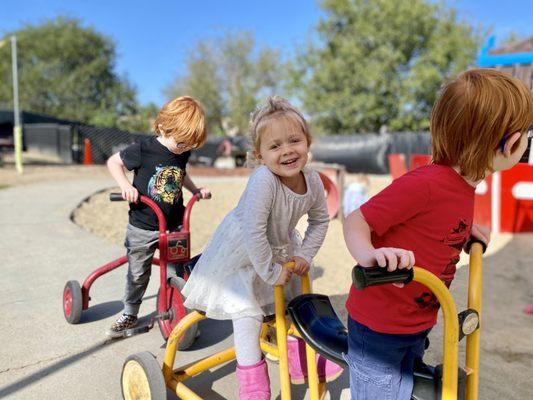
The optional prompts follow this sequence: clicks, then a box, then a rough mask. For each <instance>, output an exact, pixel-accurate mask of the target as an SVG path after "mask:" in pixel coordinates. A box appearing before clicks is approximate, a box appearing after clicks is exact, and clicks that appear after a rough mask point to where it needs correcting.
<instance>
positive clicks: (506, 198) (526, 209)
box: [500, 164, 533, 232]
mask: <svg viewBox="0 0 533 400" xmlns="http://www.w3.org/2000/svg"><path fill="white" fill-rule="evenodd" d="M500 199H501V203H500V204H501V213H500V216H501V217H500V221H501V222H500V231H501V232H533V165H528V164H517V165H515V166H514V167H513V168H511V169H510V170H507V171H502V172H501V196H500Z"/></svg>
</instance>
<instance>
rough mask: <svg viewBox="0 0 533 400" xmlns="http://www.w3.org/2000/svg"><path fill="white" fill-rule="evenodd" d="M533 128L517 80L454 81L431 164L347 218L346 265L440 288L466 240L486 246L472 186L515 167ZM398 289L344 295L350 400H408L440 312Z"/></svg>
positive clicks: (531, 103) (439, 115)
mask: <svg viewBox="0 0 533 400" xmlns="http://www.w3.org/2000/svg"><path fill="white" fill-rule="evenodd" d="M532 124H533V94H532V93H531V92H530V91H529V90H528V89H527V87H526V86H525V85H524V84H523V83H522V82H521V81H520V80H518V79H516V78H513V77H511V76H509V75H507V74H504V73H501V72H498V71H494V70H489V69H474V70H470V71H466V72H464V73H462V74H460V75H459V76H458V77H457V78H456V79H455V80H453V81H451V82H450V83H448V84H447V85H446V86H445V87H444V88H443V90H442V93H441V95H440V97H439V99H438V100H437V102H436V103H435V106H434V108H433V112H432V116H431V128H430V131H431V137H432V147H433V149H432V150H433V163H432V164H430V165H428V166H425V167H422V168H418V169H416V170H414V171H411V172H409V173H407V174H405V175H403V176H402V177H400V178H398V179H397V180H395V181H393V182H392V184H391V185H389V186H388V187H387V188H385V189H384V190H383V191H382V192H380V193H379V194H377V195H376V196H374V197H373V198H371V199H370V200H369V201H368V202H367V203H365V204H363V205H362V206H361V207H360V208H359V209H358V210H356V211H354V212H353V213H352V214H350V215H349V216H348V217H347V219H346V221H345V224H344V238H345V241H346V245H347V247H348V250H349V251H350V253H351V254H352V256H353V257H354V258H355V259H356V260H357V262H358V263H359V264H360V265H362V266H363V267H372V266H375V265H376V264H377V265H379V266H380V267H387V268H388V269H389V270H390V271H392V270H395V269H396V268H412V267H413V265H414V264H415V260H416V265H417V266H420V267H422V268H425V269H427V270H429V271H431V272H432V273H433V274H435V275H437V276H439V277H440V278H441V279H442V280H443V281H444V282H445V283H446V285H448V286H449V285H450V284H451V282H452V280H453V277H454V274H455V266H456V264H457V262H458V261H459V254H460V252H461V249H462V248H463V245H464V244H465V242H466V240H467V239H468V237H469V236H474V237H476V238H478V239H480V240H482V241H483V242H485V243H488V241H489V236H490V233H489V231H488V230H486V229H484V228H482V227H479V226H477V225H472V219H473V209H474V190H475V187H476V185H477V184H478V183H479V182H480V181H481V180H482V179H483V178H484V177H485V176H487V175H488V174H490V173H491V172H493V171H500V170H505V169H509V168H511V167H512V166H514V165H515V164H516V163H517V162H518V161H519V160H520V157H521V156H522V154H523V153H524V151H525V150H526V147H527V135H528V134H527V131H528V128H529V127H530V126H531V125H532ZM398 286H402V285H383V286H374V287H369V288H367V289H365V290H363V291H358V290H356V289H355V287H354V286H352V288H351V290H350V294H349V297H348V300H347V302H346V308H347V309H348V313H349V318H348V330H349V335H348V348H349V351H348V355H347V357H346V358H347V362H348V364H349V366H350V388H351V396H352V400H373V399H376V400H382V399H391V400H392V399H398V400H409V399H410V398H411V393H412V388H413V365H414V362H415V360H416V359H421V358H422V355H423V353H424V344H425V341H426V337H427V334H428V333H429V330H430V329H431V327H432V326H433V325H434V324H435V323H436V319H437V312H438V308H439V303H438V301H437V299H436V298H435V296H434V295H433V294H432V293H431V292H430V291H429V290H428V289H427V288H426V287H425V286H423V285H421V284H419V283H417V282H413V283H411V284H409V285H407V286H405V287H398Z"/></svg>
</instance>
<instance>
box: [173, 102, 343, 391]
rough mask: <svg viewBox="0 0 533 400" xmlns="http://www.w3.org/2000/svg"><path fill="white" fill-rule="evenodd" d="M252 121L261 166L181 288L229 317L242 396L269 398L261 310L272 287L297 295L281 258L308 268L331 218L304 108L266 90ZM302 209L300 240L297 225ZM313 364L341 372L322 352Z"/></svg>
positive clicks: (294, 348) (297, 367)
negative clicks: (313, 164) (311, 162)
mask: <svg viewBox="0 0 533 400" xmlns="http://www.w3.org/2000/svg"><path fill="white" fill-rule="evenodd" d="M250 125H251V138H252V144H253V155H254V157H255V158H256V160H257V161H258V162H259V163H260V164H261V165H260V166H259V167H258V168H257V169H256V170H255V171H254V173H253V174H252V175H251V176H250V179H249V181H248V185H247V187H246V190H245V191H244V193H243V194H242V196H241V199H240V201H239V204H238V205H237V207H236V208H235V209H233V210H232V211H231V212H230V213H229V214H228V215H227V216H226V217H225V218H224V220H223V221H222V223H221V224H220V225H219V226H218V228H217V230H216V231H215V233H214V234H213V237H212V238H211V241H210V242H209V243H208V245H207V247H206V249H205V251H204V252H203V254H202V256H201V257H200V259H199V261H198V263H197V264H196V266H195V267H194V270H193V272H192V274H191V276H190V278H189V280H188V282H187V284H186V286H185V288H184V290H183V294H184V296H186V297H187V300H186V301H185V306H186V307H188V308H191V309H197V310H202V311H204V312H205V313H206V316H207V317H208V318H214V319H231V320H232V322H233V330H234V341H235V350H236V353H237V379H238V380H239V398H240V399H241V400H247V399H258V400H262V399H270V382H269V378H268V371H267V366H266V363H265V360H264V359H263V357H262V354H261V349H260V347H259V335H260V331H261V324H262V322H263V317H264V316H266V315H271V314H273V313H274V296H273V292H274V290H273V289H274V288H273V286H275V285H284V286H285V296H286V298H287V299H288V300H290V299H292V298H293V297H294V296H296V295H298V294H300V288H299V282H300V279H296V277H295V278H294V279H292V271H290V270H288V269H286V268H284V267H282V265H283V264H284V263H286V262H288V261H294V263H295V267H294V270H293V271H294V272H295V273H296V274H297V275H302V274H304V273H307V272H312V271H310V266H311V261H312V259H313V257H314V256H315V255H316V253H317V252H318V249H319V248H320V246H321V245H322V242H323V241H324V237H325V236H326V231H327V228H328V223H329V218H328V211H327V206H326V199H325V196H324V188H323V186H322V182H321V181H320V177H319V175H318V173H317V172H315V171H313V170H311V169H309V168H307V167H306V164H307V159H308V151H309V145H310V144H311V136H310V133H309V129H308V127H307V123H306V122H305V119H304V118H303V116H302V114H301V113H300V112H299V111H298V110H296V109H295V108H294V107H293V106H292V105H291V104H289V102H287V101H286V100H285V99H282V98H280V97H277V96H275V97H270V98H268V99H267V101H266V103H265V104H264V105H263V106H262V107H260V108H258V109H257V110H256V111H255V113H254V114H253V115H252V119H251V121H250ZM305 214H307V216H308V228H307V230H306V232H305V236H304V238H303V240H302V239H301V238H300V236H299V234H298V232H297V231H296V229H295V228H296V224H297V223H298V221H299V220H300V218H301V217H302V216H303V215H305ZM310 275H312V274H311V273H310ZM288 345H289V372H290V374H291V380H293V382H295V383H303V382H304V380H305V374H306V372H305V367H304V366H305V350H304V345H303V343H301V341H300V340H297V339H295V338H294V339H292V340H289V343H288ZM300 360H302V362H303V364H301V361H300ZM318 366H319V370H318V372H319V377H320V378H321V379H323V380H331V379H334V378H336V377H337V376H338V375H340V373H341V372H342V369H341V368H340V367H339V366H337V365H335V364H333V363H331V362H330V361H327V360H325V359H320V360H319V361H318Z"/></svg>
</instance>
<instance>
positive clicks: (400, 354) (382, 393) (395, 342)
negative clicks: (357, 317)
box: [345, 317, 429, 400]
mask: <svg viewBox="0 0 533 400" xmlns="http://www.w3.org/2000/svg"><path fill="white" fill-rule="evenodd" d="M428 333H429V330H427V331H424V332H421V333H418V334H413V335H394V334H387V333H379V332H375V331H373V330H371V329H369V328H367V327H366V326H364V325H362V324H360V323H358V322H356V321H354V320H352V319H351V318H350V317H348V354H347V355H345V359H346V362H347V363H348V366H349V367H350V393H351V397H352V400H410V399H411V394H412V392H413V365H414V362H415V360H416V359H422V356H423V355H424V350H425V343H426V338H427V335H428Z"/></svg>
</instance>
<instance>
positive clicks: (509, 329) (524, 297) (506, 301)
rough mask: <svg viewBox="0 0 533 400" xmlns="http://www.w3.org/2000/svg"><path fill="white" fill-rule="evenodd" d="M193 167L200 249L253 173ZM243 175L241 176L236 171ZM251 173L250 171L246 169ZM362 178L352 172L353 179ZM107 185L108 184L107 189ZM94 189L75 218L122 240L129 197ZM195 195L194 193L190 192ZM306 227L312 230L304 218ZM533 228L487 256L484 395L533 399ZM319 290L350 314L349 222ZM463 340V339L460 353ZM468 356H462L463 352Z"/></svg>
mask: <svg viewBox="0 0 533 400" xmlns="http://www.w3.org/2000/svg"><path fill="white" fill-rule="evenodd" d="M223 175H224V176H213V173H212V172H209V173H207V171H205V172H203V171H202V170H194V173H192V171H191V176H192V177H193V179H195V181H197V184H199V185H202V186H207V187H209V188H210V189H211V190H212V192H213V198H212V199H211V200H209V201H201V202H199V203H197V204H195V206H194V209H193V212H192V217H191V232H192V233H191V239H192V251H193V254H196V253H198V252H200V251H201V249H202V247H203V246H204V245H205V243H206V242H207V240H208V239H209V237H210V236H211V234H212V233H213V231H214V229H215V228H216V226H217V225H218V223H219V222H220V221H221V220H222V218H223V217H224V216H225V215H226V213H227V212H228V211H230V210H231V209H232V208H233V207H235V205H236V204H237V201H238V199H239V197H240V194H241V193H242V191H243V189H244V187H245V185H246V176H245V175H246V173H245V172H243V171H241V172H238V173H230V172H227V173H225V174H223ZM235 175H237V176H235ZM239 175H244V176H239ZM97 178H103V179H105V178H109V175H108V173H107V171H106V169H105V167H103V166H68V167H66V166H44V165H43V166H39V165H37V166H27V167H26V169H25V173H24V174H23V175H22V176H21V175H18V174H17V173H16V172H15V171H14V169H13V167H12V165H7V166H4V167H2V168H0V189H1V188H2V187H5V186H11V185H27V184H32V183H36V182H40V181H43V180H53V181H57V180H63V181H65V184H66V185H68V182H69V181H70V180H79V179H97ZM354 179H356V177H354V176H351V175H350V176H348V177H347V182H350V181H352V180H354ZM388 182H389V179H388V178H387V177H383V176H370V193H371V194H374V193H377V192H378V191H379V190H381V188H383V187H384V186H386V185H387V184H388ZM103 189H104V188H103ZM113 190H116V189H109V190H104V191H103V192H99V193H95V194H92V193H87V196H88V197H87V199H86V200H85V201H82V200H83V199H80V201H82V202H81V204H80V206H79V207H78V208H77V209H76V210H73V213H72V217H73V220H74V221H75V223H77V224H79V225H81V226H82V227H84V228H85V229H87V230H89V231H91V232H93V233H94V234H96V235H100V236H103V237H105V238H106V239H108V240H109V241H110V242H113V243H116V244H119V245H121V244H122V243H123V239H124V238H123V237H124V232H125V226H126V223H127V204H126V203H123V202H110V201H109V200H108V193H109V192H110V191H113ZM185 199H186V200H187V199H188V195H186V196H185ZM299 229H300V230H301V231H302V233H303V230H304V229H305V222H304V221H301V223H300V225H299ZM532 249H533V234H522V235H514V236H513V235H509V234H500V235H495V237H493V240H492V243H491V246H490V247H489V250H488V251H487V253H486V255H485V258H484V298H483V301H484V304H483V321H482V332H481V335H482V339H481V340H482V349H481V377H480V396H479V398H480V399H498V400H501V399H520V400H522V399H523V400H525V399H533V382H532V381H533V379H532V378H533V374H532V372H531V371H533V315H526V314H524V313H523V312H522V309H523V307H524V305H525V304H526V303H529V302H533V257H532V255H531V252H532ZM467 262H468V258H467V257H466V256H463V258H462V259H461V262H460V265H461V268H460V269H459V271H458V273H457V275H456V279H455V281H454V284H453V285H452V288H453V290H452V291H453V293H454V296H455V297H456V299H457V303H458V309H459V310H462V309H464V308H466V306H465V304H466V294H465V293H466V289H465V288H466V280H467V268H463V267H464V266H465V265H467ZM315 264H316V274H315V276H316V279H315V283H314V289H315V291H316V292H320V293H324V294H327V295H329V296H331V299H332V302H333V304H334V306H335V308H336V310H337V311H338V313H339V315H340V317H341V318H342V319H343V320H345V319H346V312H345V311H344V307H343V304H344V301H345V299H346V295H347V292H348V289H349V286H350V271H351V268H352V266H353V265H354V264H355V262H354V260H353V259H352V258H351V256H350V255H349V254H348V252H347V250H346V249H345V246H344V240H343V236H342V223H341V221H340V220H338V219H335V220H333V221H331V224H330V228H329V231H328V234H327V237H326V240H325V243H324V245H323V247H322V248H321V250H320V251H319V253H318V255H317V257H316V259H315ZM441 336H442V323H441V322H439V325H438V326H437V327H436V328H434V329H433V332H432V334H431V340H432V346H431V348H430V349H429V350H428V353H427V357H426V361H430V362H440V358H441V356H442V350H441V349H442V345H441V343H442V341H441ZM463 353H464V343H463V342H461V354H463ZM460 360H462V358H460Z"/></svg>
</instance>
